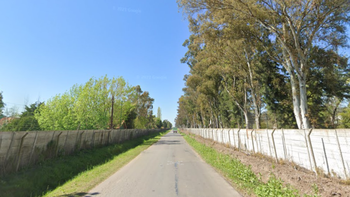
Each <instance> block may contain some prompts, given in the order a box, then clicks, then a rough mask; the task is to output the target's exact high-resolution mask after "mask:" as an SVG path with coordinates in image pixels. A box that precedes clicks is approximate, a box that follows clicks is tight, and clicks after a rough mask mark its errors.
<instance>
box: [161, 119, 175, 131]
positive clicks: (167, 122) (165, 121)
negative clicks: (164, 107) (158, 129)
mask: <svg viewBox="0 0 350 197" xmlns="http://www.w3.org/2000/svg"><path fill="white" fill-rule="evenodd" d="M162 125H163V128H164V129H170V128H172V127H173V125H172V124H171V122H169V121H168V120H163V123H162Z"/></svg>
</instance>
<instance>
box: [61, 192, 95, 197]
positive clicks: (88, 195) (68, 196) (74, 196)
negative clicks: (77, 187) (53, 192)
mask: <svg viewBox="0 0 350 197" xmlns="http://www.w3.org/2000/svg"><path fill="white" fill-rule="evenodd" d="M98 194H100V193H99V192H94V193H86V192H74V193H71V194H64V195H60V196H58V197H80V196H85V197H93V196H96V195H98Z"/></svg>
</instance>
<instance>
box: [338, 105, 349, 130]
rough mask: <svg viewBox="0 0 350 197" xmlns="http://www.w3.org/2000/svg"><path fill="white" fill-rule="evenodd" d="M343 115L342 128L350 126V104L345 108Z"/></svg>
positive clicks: (341, 114)
mask: <svg viewBox="0 0 350 197" xmlns="http://www.w3.org/2000/svg"><path fill="white" fill-rule="evenodd" d="M340 116H341V121H340V122H341V128H350V104H349V105H348V107H347V108H345V109H344V111H343V112H342V113H340Z"/></svg>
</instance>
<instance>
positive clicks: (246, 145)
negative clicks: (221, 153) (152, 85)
mask: <svg viewBox="0 0 350 197" xmlns="http://www.w3.org/2000/svg"><path fill="white" fill-rule="evenodd" d="M184 130H186V131H188V132H191V133H193V134H196V135H199V136H202V137H204V138H207V139H212V140H214V141H216V142H219V143H224V144H228V145H230V146H232V147H235V148H237V149H240V150H242V151H249V152H254V153H261V154H264V155H267V156H270V157H272V158H275V159H277V160H280V159H283V160H287V161H289V162H294V163H295V164H297V165H299V166H301V167H304V168H306V169H309V170H312V171H314V172H315V171H316V168H315V166H317V168H319V169H321V170H323V172H324V173H325V174H328V173H329V174H330V175H331V176H337V177H340V178H342V179H346V178H349V177H350V143H349V142H350V129H337V130H326V129H313V130H308V129H307V130H299V129H276V130H273V129H260V130H259V129H248V130H246V129H189V128H186V129H184ZM310 131H311V134H310V137H309V133H310ZM272 134H273V135H272ZM309 139H310V140H309ZM322 141H323V142H322ZM274 144H275V145H274ZM311 147H312V148H311ZM327 163H328V165H327Z"/></svg>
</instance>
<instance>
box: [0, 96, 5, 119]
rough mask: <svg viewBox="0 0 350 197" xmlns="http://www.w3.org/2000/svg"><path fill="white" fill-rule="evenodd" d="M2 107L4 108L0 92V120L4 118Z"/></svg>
mask: <svg viewBox="0 0 350 197" xmlns="http://www.w3.org/2000/svg"><path fill="white" fill-rule="evenodd" d="M4 107H5V103H4V101H3V96H2V92H0V119H1V118H3V117H4V115H3V111H2V110H3V109H4Z"/></svg>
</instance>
